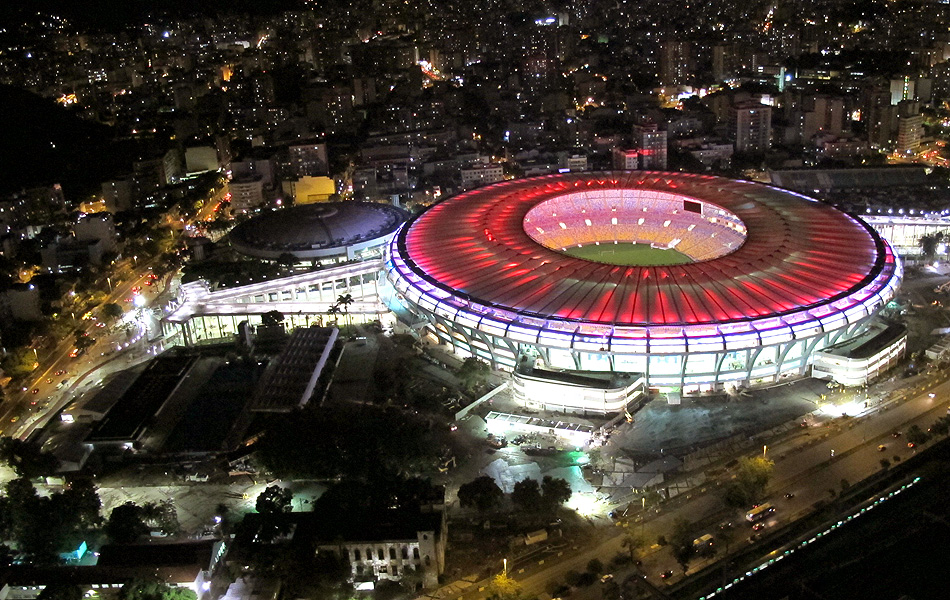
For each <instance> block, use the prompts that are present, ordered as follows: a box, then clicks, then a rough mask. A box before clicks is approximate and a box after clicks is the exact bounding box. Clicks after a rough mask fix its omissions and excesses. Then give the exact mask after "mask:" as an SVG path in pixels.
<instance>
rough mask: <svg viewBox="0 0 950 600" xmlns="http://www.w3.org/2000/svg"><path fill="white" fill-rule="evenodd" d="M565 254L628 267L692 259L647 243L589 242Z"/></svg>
mask: <svg viewBox="0 0 950 600" xmlns="http://www.w3.org/2000/svg"><path fill="white" fill-rule="evenodd" d="M564 253H565V254H567V255H569V256H573V257H575V258H582V259H584V260H590V261H594V262H601V263H607V264H609V265H623V266H628V267H652V266H658V265H683V264H686V263H691V262H693V259H691V258H690V257H688V256H686V255H685V254H683V253H682V252H679V251H677V250H672V249H670V250H668V249H665V248H654V247H652V246H650V245H649V244H630V243H620V244H601V245H599V246H596V245H594V244H590V245H587V246H582V247H580V248H578V247H574V248H568V249H567V250H565V251H564Z"/></svg>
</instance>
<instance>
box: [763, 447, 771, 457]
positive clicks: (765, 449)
mask: <svg viewBox="0 0 950 600" xmlns="http://www.w3.org/2000/svg"><path fill="white" fill-rule="evenodd" d="M768 450H769V447H768V446H767V445H765V444H762V458H765V453H766V452H768Z"/></svg>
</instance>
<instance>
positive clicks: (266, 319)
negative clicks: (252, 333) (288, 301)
mask: <svg viewBox="0 0 950 600" xmlns="http://www.w3.org/2000/svg"><path fill="white" fill-rule="evenodd" d="M283 322H284V315H282V314H281V313H280V311H277V310H269V311H267V312H266V313H264V314H262V315H261V325H263V326H265V327H273V326H275V325H280V324H281V323H283Z"/></svg>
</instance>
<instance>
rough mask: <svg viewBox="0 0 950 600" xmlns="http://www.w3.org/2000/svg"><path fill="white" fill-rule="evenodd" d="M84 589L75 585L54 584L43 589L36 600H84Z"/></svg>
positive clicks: (58, 582)
mask: <svg viewBox="0 0 950 600" xmlns="http://www.w3.org/2000/svg"><path fill="white" fill-rule="evenodd" d="M82 598H83V588H82V587H80V586H79V585H76V584H75V583H66V582H63V581H57V582H53V583H51V584H49V585H47V586H46V587H45V588H43V591H42V592H40V594H39V595H38V596H37V597H36V600H82Z"/></svg>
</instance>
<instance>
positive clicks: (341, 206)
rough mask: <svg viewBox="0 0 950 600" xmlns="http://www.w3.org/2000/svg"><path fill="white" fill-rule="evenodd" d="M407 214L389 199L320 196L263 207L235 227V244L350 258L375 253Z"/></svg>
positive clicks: (271, 252) (251, 250)
mask: <svg viewBox="0 0 950 600" xmlns="http://www.w3.org/2000/svg"><path fill="white" fill-rule="evenodd" d="M408 216H409V215H408V214H407V213H406V211H404V210H402V209H401V208H397V207H395V206H391V205H389V204H377V203H374V202H319V203H315V204H303V205H298V206H291V207H289V208H282V209H280V210H275V211H273V212H269V213H264V214H262V215H259V216H257V217H254V218H253V219H250V220H249V221H245V222H244V223H241V224H240V225H238V226H237V227H235V228H234V229H233V230H232V231H231V233H230V234H229V236H228V239H230V241H231V245H232V246H233V247H234V249H235V250H237V251H238V252H240V253H242V254H246V255H249V256H256V257H258V258H265V259H270V260H274V259H277V258H279V257H280V256H281V255H282V254H290V255H293V256H294V257H295V258H296V259H298V260H340V261H344V260H354V259H359V258H363V257H364V255H372V254H374V253H375V255H376V256H379V254H380V248H381V247H382V246H385V245H386V244H387V242H389V240H390V238H391V237H392V235H393V233H395V232H396V230H397V229H398V228H399V226H400V225H402V223H403V221H405V220H406V218H407V217H408Z"/></svg>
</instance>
